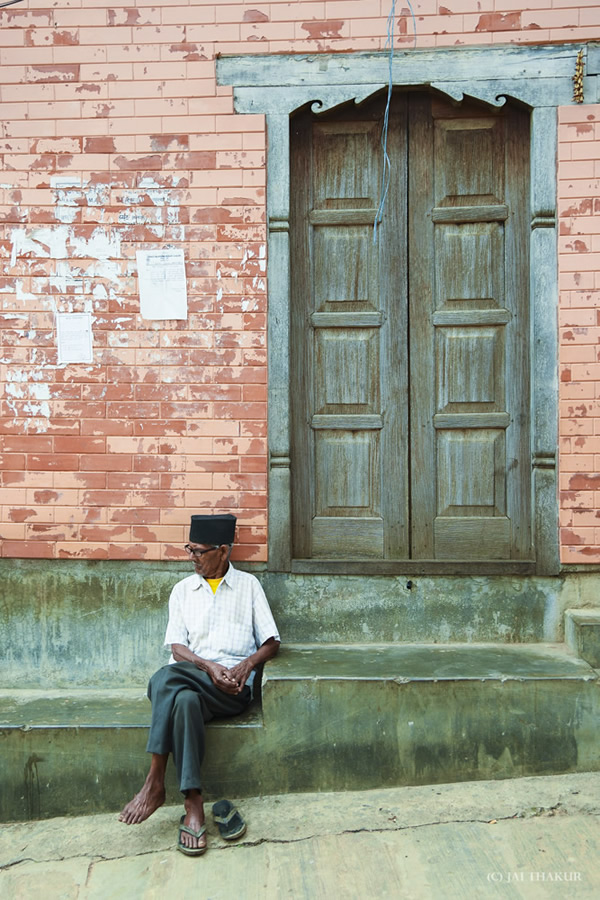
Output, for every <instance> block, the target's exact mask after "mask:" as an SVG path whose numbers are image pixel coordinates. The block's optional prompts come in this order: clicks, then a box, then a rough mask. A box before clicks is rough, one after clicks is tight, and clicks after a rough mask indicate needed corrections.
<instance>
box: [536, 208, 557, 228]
mask: <svg viewBox="0 0 600 900" xmlns="http://www.w3.org/2000/svg"><path fill="white" fill-rule="evenodd" d="M531 228H532V230H533V229H534V228H556V213H553V212H541V213H537V215H535V216H533V218H532V219H531Z"/></svg>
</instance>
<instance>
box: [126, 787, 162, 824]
mask: <svg viewBox="0 0 600 900" xmlns="http://www.w3.org/2000/svg"><path fill="white" fill-rule="evenodd" d="M164 802H165V788H164V785H163V784H160V783H156V782H155V781H151V780H150V779H149V778H147V779H146V781H145V782H144V786H143V788H142V789H141V791H140V792H139V793H137V794H136V795H135V797H134V798H133V800H130V801H129V803H128V804H127V806H126V807H125V808H124V809H123V811H122V813H121V815H120V816H119V822H125V824H126V825H139V824H140V822H144V821H145V820H146V819H148V818H149V817H150V816H151V815H152V813H153V812H156V810H157V809H158V807H159V806H162V805H163V803H164Z"/></svg>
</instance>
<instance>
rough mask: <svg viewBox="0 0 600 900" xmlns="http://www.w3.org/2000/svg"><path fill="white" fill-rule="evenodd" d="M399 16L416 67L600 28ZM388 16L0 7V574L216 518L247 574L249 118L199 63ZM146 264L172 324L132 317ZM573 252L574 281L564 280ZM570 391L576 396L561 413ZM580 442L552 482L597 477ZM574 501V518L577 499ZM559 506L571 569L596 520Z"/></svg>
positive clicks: (577, 307) (178, 536) (542, 7)
mask: <svg viewBox="0 0 600 900" xmlns="http://www.w3.org/2000/svg"><path fill="white" fill-rule="evenodd" d="M412 5H413V9H414V12H415V17H416V30H417V46H419V47H421V48H424V47H435V46H442V45H456V44H459V45H460V44H469V45H471V44H477V43H493V42H513V41H514V42H535V43H540V42H543V41H564V40H575V39H577V40H586V39H591V38H596V37H597V36H598V29H599V27H600V12H599V10H598V7H597V3H595V2H588V0H582V2H578V3H575V2H573V0H553V2H551V0H530V2H529V3H528V4H527V8H526V9H523V8H522V5H521V4H519V3H517V2H516V0H479V2H478V3H477V4H474V3H473V2H472V0H454V2H453V0H448V4H445V3H440V2H438V0H413V4H412ZM390 6H391V3H390V2H389V0H353V2H347V0H344V2H342V0H299V2H284V0H272V2H269V3H261V2H249V0H246V2H242V0H231V2H225V3H214V2H207V0H137V2H136V0H130V2H129V3H128V4H127V5H126V6H122V5H115V4H110V3H108V2H107V0H61V2H60V3H55V4H49V3H48V2H47V0H25V2H23V3H22V4H18V5H15V6H11V7H7V8H4V9H0V72H1V77H0V257H1V258H2V268H1V270H0V301H1V303H0V383H1V388H0V390H1V393H0V471H1V476H0V477H1V482H0V484H1V488H2V497H1V501H0V502H1V507H0V547H1V553H2V554H3V555H4V556H10V557H56V558H63V557H83V558H111V559H118V558H132V559H179V558H182V556H183V555H182V551H181V545H182V543H183V542H184V540H185V537H186V526H187V523H188V521H189V514H190V513H191V512H194V511H197V510H201V509H207V510H208V509H211V510H215V511H228V510H232V511H235V512H236V513H237V515H238V518H239V529H238V532H239V542H240V544H239V547H238V548H237V551H236V554H237V558H238V559H246V560H257V561H260V560H265V559H266V526H267V522H266V504H267V500H266V468H267V457H266V381H267V371H266V328H265V324H266V323H265V317H266V298H267V293H266V290H267V288H266V277H265V276H266V234H265V165H264V163H265V133H264V120H263V118H262V117H261V116H236V115H234V113H233V105H232V92H231V90H230V89H229V88H221V87H217V85H216V82H215V74H214V59H215V55H216V54H217V53H241V52H253V53H257V52H260V53H267V52H271V53H280V52H290V51H294V52H296V51H297V52H304V53H306V52H315V53H318V52H329V51H353V50H378V49H381V48H383V46H384V44H385V38H386V19H387V15H388V12H389V9H390ZM474 6H476V7H477V11H476V12H474V11H473V8H474ZM397 10H398V18H397V27H396V46H403V45H407V46H411V45H412V44H413V43H414V36H413V20H412V17H411V15H410V12H409V9H408V6H407V5H402V4H401V3H400V4H398V6H397ZM588 110H589V108H586V109H585V110H584V112H587V111H588ZM567 113H568V114H569V115H571V114H574V113H577V114H579V115H581V114H582V111H581V110H570V109H569V110H568V111H567ZM584 118H585V116H584ZM578 121H579V120H577V122H578ZM577 122H576V121H575V120H573V122H571V121H570V120H565V121H564V124H563V126H561V127H562V128H563V130H564V128H566V129H567V131H566V132H564V134H565V135H567V136H566V137H564V143H563V144H561V147H562V148H563V152H564V153H567V152H570V153H575V152H576V153H579V148H580V147H582V146H583V145H584V144H585V143H587V144H588V145H589V147H590V153H591V155H589V156H580V155H575V156H569V157H567V156H564V157H563V159H562V162H561V166H562V167H563V169H562V171H563V175H564V178H565V181H564V184H563V186H562V187H563V190H564V191H568V190H570V188H568V187H567V184H568V183H569V179H571V178H574V177H575V174H577V173H578V172H580V171H581V172H584V171H585V173H586V174H581V175H578V179H581V180H582V181H581V187H580V188H579V190H580V191H582V193H576V194H573V195H569V197H572V201H573V203H579V204H580V207H581V209H580V211H575V212H572V213H568V214H567V213H566V212H565V223H566V222H567V221H568V222H570V223H571V225H570V227H571V228H572V229H574V230H573V231H572V234H577V235H580V234H581V235H582V237H581V238H579V237H578V238H577V239H576V240H575V239H573V240H571V238H570V237H569V235H570V234H571V232H565V233H564V234H565V236H564V238H561V240H564V241H565V243H564V245H563V246H562V250H563V255H562V257H561V259H562V263H561V265H562V271H563V278H565V279H566V282H565V283H564V284H563V287H564V292H563V294H562V302H563V307H564V309H565V310H566V311H567V312H571V311H573V312H575V311H577V313H578V318H577V321H576V323H571V320H570V319H569V320H568V321H566V322H565V323H564V324H565V326H566V327H567V326H568V327H569V328H571V327H572V330H573V331H574V333H575V332H576V338H573V339H571V338H567V337H565V348H564V353H566V354H567V355H566V356H564V357H563V365H564V366H565V369H566V366H567V364H571V363H573V365H575V364H576V365H579V366H580V367H581V366H583V367H585V366H586V365H587V366H588V369H587V371H588V374H587V375H583V374H580V372H579V369H577V370H576V369H573V374H572V377H573V381H572V382H571V381H570V380H569V381H568V382H563V395H562V398H563V401H564V403H567V404H569V403H570V402H571V403H572V401H573V399H576V400H577V402H581V403H582V404H589V407H590V408H589V410H588V416H587V419H585V421H583V420H584V418H585V413H583V412H579V411H578V410H577V409H574V411H572V412H569V411H568V410H569V407H568V406H566V407H565V408H564V409H565V412H564V415H565V419H564V424H565V427H567V428H568V427H576V426H575V425H574V423H580V425H581V426H588V427H589V425H590V423H593V421H594V420H593V415H594V411H595V410H594V407H593V402H594V390H595V386H596V381H600V378H599V377H598V376H599V375H600V372H596V370H595V369H594V365H596V366H598V363H594V360H595V356H594V351H593V347H592V343H591V342H590V343H589V344H588V342H587V341H586V340H584V338H583V332H582V331H581V329H587V330H588V333H589V337H590V339H591V340H593V338H594V335H593V333H592V328H593V325H592V319H593V324H594V325H595V323H596V320H595V311H594V310H593V308H592V305H593V302H594V300H593V294H592V293H591V290H592V288H593V287H597V285H595V284H594V274H593V270H592V268H591V266H593V265H594V255H593V254H594V252H596V253H597V252H598V250H597V247H596V246H595V245H594V244H593V241H594V240H596V241H597V240H598V238H597V237H596V238H594V237H593V233H592V232H588V231H585V232H583V231H579V230H577V229H578V228H583V227H584V224H586V223H588V224H589V225H590V227H592V228H593V211H592V205H593V203H594V200H593V199H592V195H593V193H594V189H593V187H592V179H593V178H594V177H596V178H597V176H598V172H597V167H598V165H599V163H598V162H597V160H598V159H600V154H598V152H596V153H595V155H594V148H595V149H596V151H597V149H598V145H597V143H596V144H594V142H593V140H592V139H591V138H590V137H589V134H590V132H585V134H583V133H582V134H583V138H582V135H580V134H579V133H578V132H577V133H576V134H572V133H571V130H569V129H572V128H575V129H576V128H577ZM580 124H582V125H583V126H586V125H588V124H589V123H588V122H587V120H586V121H583V120H582V122H581V123H580ZM594 127H595V128H597V127H599V126H594ZM598 137H599V135H598V133H597V132H594V133H593V138H594V139H595V140H596V141H597V139H598ZM564 167H566V168H564ZM569 167H570V168H569ZM578 183H579V182H578ZM586 184H587V185H588V186H587V188H586V186H585V185H586ZM563 198H564V202H567V195H566V194H563ZM568 202H570V200H569V201H568ZM585 204H589V206H585ZM578 209H579V208H578ZM570 242H571V243H572V244H573V246H569V243H570ZM584 242H585V251H583V250H582V248H581V247H580V246H579V244H580V243H584ZM158 246H164V247H181V248H183V249H184V251H185V258H186V270H187V277H188V295H189V320H188V321H187V322H182V321H173V322H152V321H146V320H143V319H141V317H140V314H139V301H138V293H137V277H136V276H137V270H136V260H135V251H136V250H137V249H148V248H156V247H158ZM584 252H585V254H586V260H587V262H588V265H587V267H586V269H585V273H581V278H582V279H583V280H582V281H580V282H575V280H574V279H575V275H574V273H573V274H572V275H571V274H569V273H571V270H572V263H573V262H576V266H577V267H579V265H580V260H582V259H583V253H584ZM596 277H597V276H596ZM586 291H590V293H589V294H588V293H586ZM57 311H58V312H60V311H67V312H68V311H72V312H80V311H89V312H91V313H92V314H93V320H94V364H93V365H69V366H63V365H59V364H58V360H57V353H56V339H55V313H56V312H57ZM579 314H580V315H579ZM586 315H587V316H588V318H586ZM572 351H576V352H575V354H574V357H576V359H575V358H574V357H573V358H572V357H569V356H568V354H569V353H570V352H572ZM578 353H581V354H582V355H581V356H578V355H577V354H578ZM570 377H571V376H570ZM586 385H587V387H586ZM571 387H572V388H573V389H574V390H575V389H576V387H580V388H581V389H582V390H583V393H581V394H573V395H571V394H566V393H564V392H565V391H566V390H567V388H568V389H571ZM589 390H591V392H592V393H591V394H590V393H589ZM586 391H587V392H586ZM582 408H583V407H582ZM592 434H593V429H592V432H591V433H590V432H588V431H587V430H585V428H582V430H578V431H574V432H569V431H567V432H564V431H563V438H562V440H563V442H565V443H563V445H562V451H563V454H564V459H563V460H562V471H563V477H565V478H567V479H568V478H569V477H572V476H574V475H579V477H583V475H582V473H585V472H588V473H589V472H591V471H593V462H594V461H595V460H594V446H593V443H587V444H586V445H585V446H584V447H582V445H579V444H577V443H576V442H577V441H578V440H579V439H580V438H581V437H582V436H584V435H585V436H586V440H587V439H588V436H589V439H590V441H591V439H592ZM571 441H572V442H573V443H572V444H571ZM569 466H572V467H577V466H579V468H572V469H570V468H568V467H569ZM569 473H570V476H569ZM565 489H566V490H567V489H568V490H569V491H571V492H572V493H573V492H574V491H575V489H574V488H573V487H572V485H571V484H570V483H569V485H568V486H567V488H565ZM583 493H586V498H587V499H586V498H583ZM577 494H578V495H581V497H582V498H583V499H582V500H581V503H582V504H584V503H585V504H586V506H585V509H586V511H587V512H589V516H590V517H592V518H593V517H594V516H595V513H594V509H595V508H597V507H598V505H599V504H598V503H597V502H596V503H594V494H593V488H589V487H586V488H585V489H583V488H581V489H578V490H577ZM598 496H600V494H599V495H598ZM569 503H572V505H573V509H571V507H570V506H568V504H569ZM588 503H589V504H591V505H589V506H588V505H587V504H588ZM563 508H564V513H565V515H567V519H565V521H564V523H563V524H564V526H565V531H564V532H563V542H564V543H565V553H566V557H565V558H566V559H569V560H570V559H571V554H572V553H573V552H576V551H575V550H573V547H576V544H577V542H576V541H574V540H573V539H572V538H571V537H570V535H571V534H573V535H575V534H580V533H581V536H582V538H583V540H584V544H585V549H587V547H588V546H592V545H594V544H598V541H596V540H595V533H594V534H592V531H593V528H594V522H593V521H590V522H589V524H588V520H585V522H584V521H583V519H581V518H580V517H579V516H577V517H576V518H575V514H576V513H578V509H576V508H575V503H574V501H568V500H566V499H565V500H564V501H563ZM599 524H600V523H599ZM582 528H585V531H581V529H582ZM581 552H582V553H583V552H585V550H583V549H582V550H581ZM578 558H582V557H581V556H580V557H578ZM586 558H587V557H586ZM590 558H591V557H590Z"/></svg>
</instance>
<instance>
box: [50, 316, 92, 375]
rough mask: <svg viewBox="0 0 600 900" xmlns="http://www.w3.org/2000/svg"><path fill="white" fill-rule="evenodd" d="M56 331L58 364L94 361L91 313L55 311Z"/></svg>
mask: <svg viewBox="0 0 600 900" xmlns="http://www.w3.org/2000/svg"><path fill="white" fill-rule="evenodd" d="M56 332H57V341H58V362H59V365H60V364H61V363H78V362H80V363H91V362H93V361H94V355H93V350H92V314H91V313H56Z"/></svg>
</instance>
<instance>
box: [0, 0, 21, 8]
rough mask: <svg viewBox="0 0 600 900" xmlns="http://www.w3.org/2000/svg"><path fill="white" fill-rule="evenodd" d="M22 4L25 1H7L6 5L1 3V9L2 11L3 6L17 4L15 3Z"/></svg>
mask: <svg viewBox="0 0 600 900" xmlns="http://www.w3.org/2000/svg"><path fill="white" fill-rule="evenodd" d="M22 2H23V0H5V2H4V3H0V9H2V7H3V6H13V4H15V3H22Z"/></svg>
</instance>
